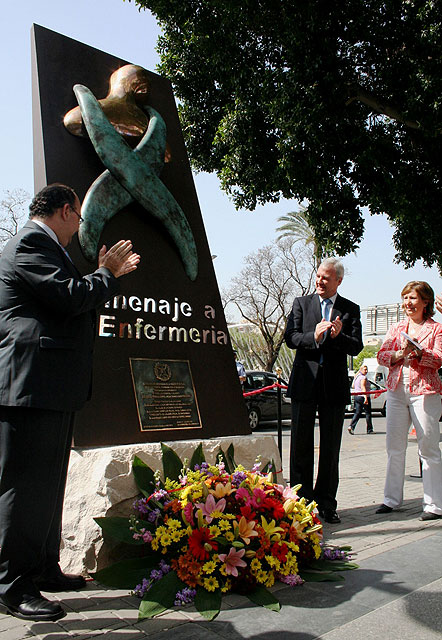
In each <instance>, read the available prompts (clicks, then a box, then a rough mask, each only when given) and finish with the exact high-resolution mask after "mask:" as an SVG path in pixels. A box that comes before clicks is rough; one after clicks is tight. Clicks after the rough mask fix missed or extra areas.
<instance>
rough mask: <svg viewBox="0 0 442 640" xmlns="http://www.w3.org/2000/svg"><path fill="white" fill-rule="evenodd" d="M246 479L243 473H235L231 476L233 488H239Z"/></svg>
mask: <svg viewBox="0 0 442 640" xmlns="http://www.w3.org/2000/svg"><path fill="white" fill-rule="evenodd" d="M246 478H247V474H246V473H244V471H235V473H234V474H233V475H232V484H233V486H234V487H239V485H240V484H241V482H244V480H245V479H246Z"/></svg>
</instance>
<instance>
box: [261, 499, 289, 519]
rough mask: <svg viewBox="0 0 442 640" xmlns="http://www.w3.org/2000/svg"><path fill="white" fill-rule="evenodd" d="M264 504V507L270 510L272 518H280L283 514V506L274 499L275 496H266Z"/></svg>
mask: <svg viewBox="0 0 442 640" xmlns="http://www.w3.org/2000/svg"><path fill="white" fill-rule="evenodd" d="M264 506H265V508H266V509H268V510H269V511H271V512H272V515H273V518H275V520H282V519H283V517H284V516H285V511H284V507H283V506H282V504H281V503H280V502H279V500H276V499H275V498H270V497H269V498H266V500H265V503H264Z"/></svg>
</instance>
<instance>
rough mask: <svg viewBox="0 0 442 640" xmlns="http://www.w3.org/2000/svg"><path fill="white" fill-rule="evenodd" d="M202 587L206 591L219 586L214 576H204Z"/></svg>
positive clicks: (213, 589)
mask: <svg viewBox="0 0 442 640" xmlns="http://www.w3.org/2000/svg"><path fill="white" fill-rule="evenodd" d="M203 587H204V589H206V590H207V591H215V589H217V588H218V587H219V582H218V580H217V579H216V578H215V576H210V578H204V580H203Z"/></svg>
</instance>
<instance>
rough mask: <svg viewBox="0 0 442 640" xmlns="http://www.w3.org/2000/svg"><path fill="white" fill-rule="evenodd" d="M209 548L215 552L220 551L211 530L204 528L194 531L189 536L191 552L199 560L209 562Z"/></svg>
mask: <svg viewBox="0 0 442 640" xmlns="http://www.w3.org/2000/svg"><path fill="white" fill-rule="evenodd" d="M207 547H209V548H210V547H211V548H212V549H213V551H218V543H217V542H216V541H215V540H213V536H212V534H211V533H210V531H209V529H207V528H206V527H203V528H202V529H195V530H194V531H192V533H191V534H190V536H189V550H190V551H191V552H192V553H193V555H194V556H195V557H196V558H198V560H207V559H208V558H209V550H208V549H207Z"/></svg>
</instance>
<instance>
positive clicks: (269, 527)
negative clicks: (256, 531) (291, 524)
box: [261, 516, 284, 538]
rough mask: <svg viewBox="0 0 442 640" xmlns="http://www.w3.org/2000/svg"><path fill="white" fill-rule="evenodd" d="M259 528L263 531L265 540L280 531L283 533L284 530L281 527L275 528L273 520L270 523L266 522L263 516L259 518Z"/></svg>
mask: <svg viewBox="0 0 442 640" xmlns="http://www.w3.org/2000/svg"><path fill="white" fill-rule="evenodd" d="M261 526H262V528H263V529H264V531H265V534H266V537H267V538H270V537H271V536H273V535H274V534H277V533H279V532H280V531H284V529H282V528H281V527H277V526H276V523H275V521H274V520H270V522H267V520H266V519H265V518H264V516H261Z"/></svg>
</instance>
